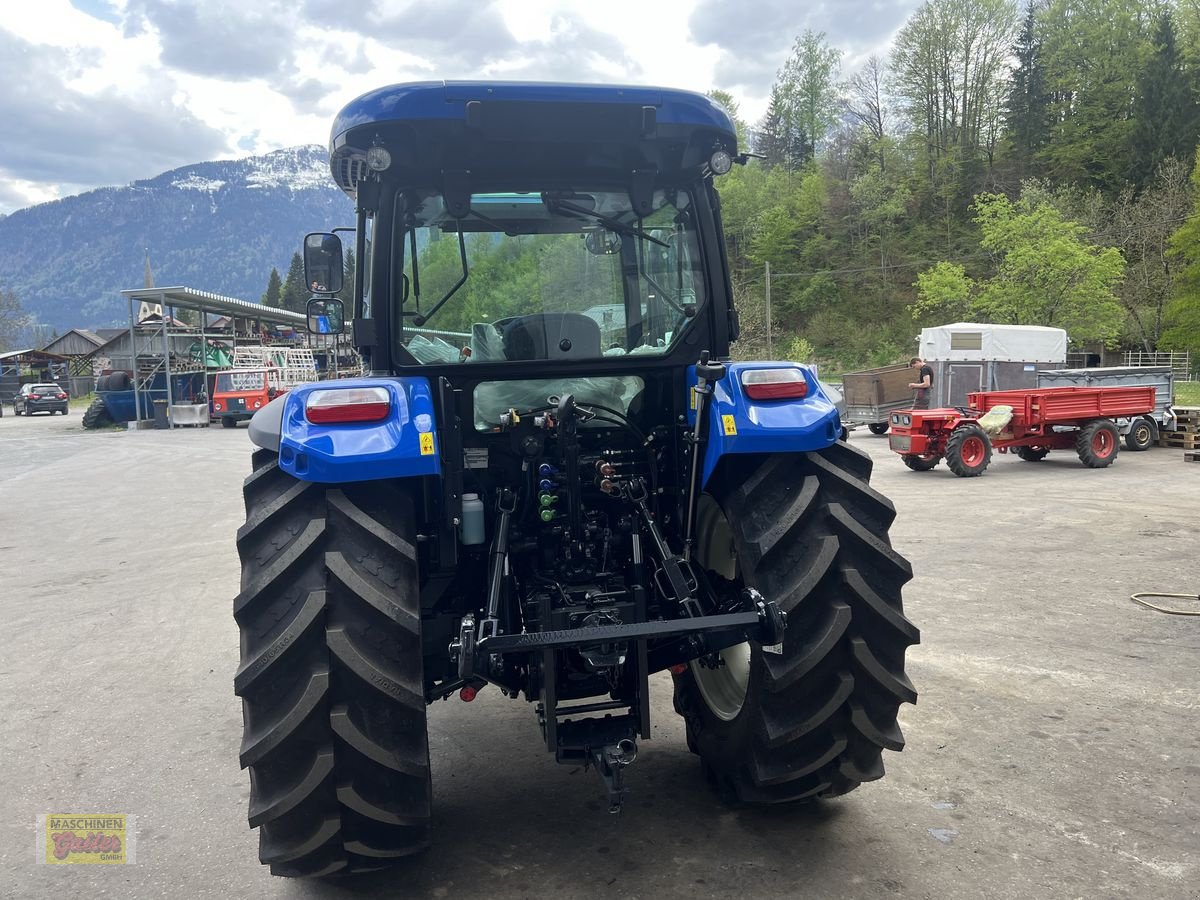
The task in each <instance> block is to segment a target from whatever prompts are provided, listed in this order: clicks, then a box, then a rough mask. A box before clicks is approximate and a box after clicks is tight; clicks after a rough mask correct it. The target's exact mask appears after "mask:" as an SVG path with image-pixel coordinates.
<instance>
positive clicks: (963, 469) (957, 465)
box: [946, 425, 992, 478]
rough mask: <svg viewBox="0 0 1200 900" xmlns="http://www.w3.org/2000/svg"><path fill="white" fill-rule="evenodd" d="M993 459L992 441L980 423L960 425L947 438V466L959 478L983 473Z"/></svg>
mask: <svg viewBox="0 0 1200 900" xmlns="http://www.w3.org/2000/svg"><path fill="white" fill-rule="evenodd" d="M991 461H992V442H991V441H989V440H988V436H987V432H985V431H984V430H983V429H982V428H980V427H979V426H978V425H960V426H959V427H958V428H955V429H954V431H953V432H952V433H951V434H950V437H948V438H947V439H946V466H947V467H948V468H949V469H950V471H951V472H953V473H954V474H955V475H957V476H958V477H959V478H974V477H975V476H976V475H982V474H983V473H984V471H985V470H986V469H987V467H988V463H990V462H991Z"/></svg>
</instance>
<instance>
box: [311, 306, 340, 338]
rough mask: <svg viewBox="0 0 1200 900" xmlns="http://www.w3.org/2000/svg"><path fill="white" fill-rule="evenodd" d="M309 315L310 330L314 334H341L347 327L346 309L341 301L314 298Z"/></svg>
mask: <svg viewBox="0 0 1200 900" xmlns="http://www.w3.org/2000/svg"><path fill="white" fill-rule="evenodd" d="M307 315H308V330H309V331H311V332H312V333H313V334H341V333H342V329H343V328H344V327H345V325H346V307H345V306H344V305H343V304H342V301H341V300H336V299H332V298H325V297H313V298H312V299H311V300H309V301H308V309H307Z"/></svg>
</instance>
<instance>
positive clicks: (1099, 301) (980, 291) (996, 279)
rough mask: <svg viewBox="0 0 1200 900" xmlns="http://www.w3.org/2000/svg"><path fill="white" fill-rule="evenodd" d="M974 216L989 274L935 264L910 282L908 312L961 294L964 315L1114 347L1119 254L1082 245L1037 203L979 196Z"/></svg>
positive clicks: (1075, 231) (1076, 232)
mask: <svg viewBox="0 0 1200 900" xmlns="http://www.w3.org/2000/svg"><path fill="white" fill-rule="evenodd" d="M975 212H976V216H975V221H976V223H978V225H979V227H980V231H981V233H982V238H981V239H980V245H981V246H982V247H983V249H984V250H986V251H988V252H989V253H990V254H991V255H992V257H993V259H995V261H996V271H995V274H994V275H992V276H991V277H990V278H988V279H987V280H985V281H975V282H972V281H971V280H970V279H969V278H967V277H966V275H965V273H964V272H963V271H962V269H961V267H958V266H954V265H952V264H950V265H948V264H944V263H943V264H941V265H940V266H935V267H934V268H933V269H932V270H930V271H928V272H926V273H924V277H923V278H922V277H921V276H918V279H917V284H918V292H919V294H920V296H921V297H922V300H919V301H918V303H917V304H916V305H915V307H914V312H915V313H917V314H920V313H922V312H928V311H930V310H931V309H934V308H935V306H934V304H933V302H932V301H935V300H938V299H940V300H942V301H955V302H957V299H956V298H957V297H958V296H959V295H961V292H962V291H963V290H964V289H966V290H967V291H968V292H969V296H970V300H969V303H968V304H967V309H968V311H969V313H970V315H971V316H972V317H977V318H979V319H981V320H982V321H985V322H995V323H998V324H1009V325H1048V326H1053V327H1058V328H1065V329H1066V330H1067V333H1068V334H1069V335H1070V336H1071V338H1072V340H1075V341H1079V342H1084V343H1086V342H1091V341H1104V342H1106V343H1113V342H1114V341H1115V339H1116V338H1117V335H1118V334H1119V333H1120V330H1121V325H1122V323H1123V321H1124V318H1125V311H1124V309H1122V307H1121V304H1120V302H1119V301H1118V299H1117V297H1116V294H1115V293H1114V291H1115V289H1116V287H1117V286H1118V285H1119V284H1120V282H1121V280H1122V278H1124V275H1125V260H1124V259H1123V258H1122V256H1121V252H1120V251H1119V250H1117V249H1116V248H1114V247H1097V246H1095V245H1093V244H1090V243H1088V242H1087V241H1086V240H1085V239H1084V233H1085V232H1086V230H1087V229H1086V228H1085V227H1084V226H1083V225H1080V224H1078V223H1076V222H1071V221H1068V220H1066V219H1064V218H1063V216H1062V214H1061V213H1060V212H1059V211H1058V210H1057V209H1056V208H1055V207H1054V206H1053V205H1052V204H1050V203H1047V202H1044V201H1038V202H1035V201H1033V200H1030V199H1028V198H1022V199H1021V200H1017V201H1015V202H1014V201H1012V200H1010V199H1009V198H1007V197H1005V196H1003V195H1002V194H980V195H978V196H977V197H976V198H975Z"/></svg>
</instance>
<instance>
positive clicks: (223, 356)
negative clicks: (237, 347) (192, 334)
mask: <svg viewBox="0 0 1200 900" xmlns="http://www.w3.org/2000/svg"><path fill="white" fill-rule="evenodd" d="M188 353H189V354H191V357H192V359H195V360H199V359H200V342H199V341H196V342H195V343H194V344H192V346H190V347H188ZM232 365H233V360H232V359H231V358H230V356H229V353H228V352H226V350H225V348H224V347H221V346H219V345H218V346H213V345H212V344H209V345H208V347H207V349H206V352H205V354H204V367H205V368H206V369H228V368H229V367H230V366H232Z"/></svg>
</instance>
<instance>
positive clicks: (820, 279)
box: [710, 0, 1200, 371]
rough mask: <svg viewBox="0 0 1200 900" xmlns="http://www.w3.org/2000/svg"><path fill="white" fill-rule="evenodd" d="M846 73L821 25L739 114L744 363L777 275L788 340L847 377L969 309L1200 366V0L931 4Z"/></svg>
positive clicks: (731, 201) (727, 185)
mask: <svg viewBox="0 0 1200 900" xmlns="http://www.w3.org/2000/svg"><path fill="white" fill-rule="evenodd" d="M847 69H848V66H847V67H845V68H844V66H843V60H842V58H841V54H840V53H839V51H838V50H837V49H835V48H834V47H832V46H831V45H830V44H829V43H828V41H827V39H826V37H825V35H824V34H820V33H813V32H805V33H804V34H802V35H800V36H799V37H798V38H797V39H796V41H795V44H794V46H793V48H792V52H791V54H790V56H789V58H788V59H787V61H786V63H785V64H784V65H783V67H782V68H781V69H780V70H779V72H778V76H777V79H776V81H775V84H774V87H773V89H772V92H771V98H770V105H769V108H768V110H767V112H766V114H765V115H764V116H763V118H762V119H761V120H760V121H758V122H753V123H750V122H743V121H740V120H739V121H738V127H739V131H740V133H741V137H742V140H741V143H742V145H743V146H746V147H749V148H750V149H751V150H753V151H754V152H756V153H758V154H760V155H761V157H762V158H761V159H755V160H753V161H751V163H750V164H749V165H746V166H744V167H743V166H739V167H735V169H734V171H733V172H732V173H731V174H729V175H727V176H725V177H723V178H721V179H718V188H719V190H720V193H721V197H722V205H723V210H724V222H725V229H726V237H727V241H728V243H729V247H730V251H731V261H732V264H733V266H734V281H735V287H736V290H737V293H738V295H739V309H740V310H741V315H742V319H743V322H744V324H745V326H746V339H745V340H743V341H742V342H740V343H741V346H740V347H739V348H738V350H739V355H751V356H752V355H760V354H761V353H762V352H763V351H765V344H766V328H765V321H764V320H765V287H766V273H767V271H768V269H769V271H770V272H771V280H770V291H771V318H772V330H771V337H772V345H773V351H774V354H775V355H776V356H779V355H791V356H793V357H797V358H809V359H814V360H816V361H819V362H822V363H825V364H828V365H829V366H830V367H831V368H833V369H834V370H835V371H836V370H839V369H846V368H850V367H855V366H863V365H877V364H885V363H890V362H893V361H895V360H897V359H899V358H902V357H907V355H908V354H909V352H910V350H911V349H912V348H913V346H914V345H913V337H914V336H915V335H916V334H917V330H919V328H921V327H923V326H925V325H934V324H942V323H945V322H949V321H955V320H959V319H970V320H977V321H985V322H996V323H1014V324H1027V325H1053V326H1058V327H1062V328H1065V329H1067V331H1068V333H1069V335H1070V337H1071V339H1072V342H1073V343H1074V344H1075V345H1076V346H1079V347H1082V346H1085V345H1091V346H1095V345H1098V344H1103V345H1104V346H1107V347H1110V348H1128V349H1141V350H1191V351H1192V354H1193V358H1194V360H1195V358H1196V357H1200V219H1197V218H1196V215H1197V209H1198V207H1197V203H1198V202H1200V170H1197V169H1196V144H1197V139H1198V136H1200V106H1198V103H1197V99H1198V94H1200V3H1198V2H1196V0H1177V2H1146V0H1035V2H1029V3H1028V4H1027V5H1024V6H1022V5H1019V4H1018V3H1016V2H1008V0H929V2H927V3H925V4H924V5H923V6H921V7H920V8H919V9H918V10H916V11H915V12H914V13H913V14H912V15H911V16H910V17H909V19H908V20H907V21H906V22H905V24H904V25H903V27H902V28H901V29H900V31H899V32H898V33H897V35H896V37H895V39H894V40H893V42H892V44H891V46H890V48H889V52H888V54H887V55H886V56H883V57H871V58H870V59H867V60H866V61H865V62H864V63H863V64H862V65H860V66H857V67H855V68H854V69H853V71H847ZM710 96H712V97H713V98H714V99H716V100H718V101H719V102H721V103H723V104H724V105H725V106H726V107H727V108H728V109H729V110H730V112H731V113H732V114H733V115H734V117H735V118H737V116H738V109H737V104H736V103H735V102H734V100H733V98H732V96H731V95H730V94H729V93H727V92H725V91H720V90H715V91H712V92H711V93H710ZM1196 361H1200V360H1196Z"/></svg>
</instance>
